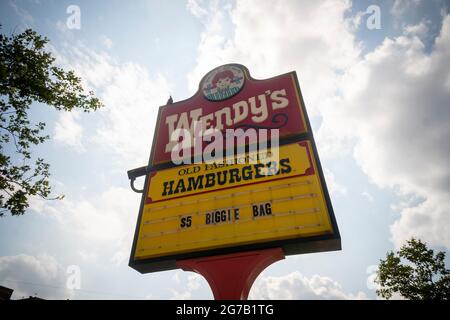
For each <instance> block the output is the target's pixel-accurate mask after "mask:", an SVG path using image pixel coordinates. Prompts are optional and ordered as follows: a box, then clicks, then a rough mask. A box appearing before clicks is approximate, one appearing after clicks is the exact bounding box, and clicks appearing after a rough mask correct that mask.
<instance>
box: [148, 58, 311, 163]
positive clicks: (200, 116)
mask: <svg viewBox="0 0 450 320" xmlns="http://www.w3.org/2000/svg"><path fill="white" fill-rule="evenodd" d="M300 97H301V95H300V90H299V87H298V81H297V75H296V73H295V72H290V73H286V74H283V75H280V76H276V77H274V78H270V79H266V80H255V79H253V78H252V77H251V76H250V73H249V71H248V69H247V68H246V67H244V66H243V65H239V64H227V65H223V66H220V67H218V68H215V69H214V70H212V71H210V72H209V73H208V74H206V76H205V77H204V78H203V79H202V81H201V82H200V86H199V90H198V91H197V93H196V94H195V95H194V96H193V97H191V98H189V99H187V100H183V101H179V102H176V103H173V104H169V105H165V106H162V107H160V110H159V116H158V122H157V128H156V131H155V137H154V144H153V149H152V155H151V161H150V163H151V164H152V165H158V164H161V163H166V162H169V161H170V160H171V152H172V150H173V148H174V146H175V145H176V144H177V143H178V142H179V140H180V139H179V137H178V136H177V135H176V134H175V133H176V132H179V130H184V131H186V130H187V131H188V132H190V134H191V135H192V136H193V135H194V131H195V128H194V124H197V125H200V127H201V130H202V131H203V132H204V131H207V130H208V129H214V130H220V131H221V132H222V133H223V134H224V135H225V132H226V130H227V129H242V130H244V131H245V130H247V129H250V128H253V129H279V137H280V139H281V140H282V139H284V138H287V137H293V136H298V135H302V134H304V133H306V132H307V126H306V122H305V116H304V112H303V106H302V101H301V98H300ZM268 140H270V138H268ZM202 143H204V142H202ZM204 147H205V145H203V146H202V148H199V149H200V150H201V149H203V148H204ZM188 148H190V149H191V150H189V151H190V154H192V155H193V154H194V152H195V151H194V145H190V146H189V147H188ZM199 149H196V150H197V151H198V150H199Z"/></svg>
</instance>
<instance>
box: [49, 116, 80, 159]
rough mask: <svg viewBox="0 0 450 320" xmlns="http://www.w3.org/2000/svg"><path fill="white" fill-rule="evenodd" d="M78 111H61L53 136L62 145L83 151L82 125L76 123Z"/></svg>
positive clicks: (78, 117)
mask: <svg viewBox="0 0 450 320" xmlns="http://www.w3.org/2000/svg"><path fill="white" fill-rule="evenodd" d="M79 119H80V112H78V111H72V112H63V111H62V112H61V113H60V114H59V117H58V120H57V121H56V124H55V129H54V133H53V138H54V139H55V141H56V142H57V143H58V144H60V145H63V146H66V147H69V148H71V149H73V150H75V151H77V152H84V151H85V150H86V149H85V148H84V146H83V143H82V138H83V127H82V126H81V125H80V124H79V123H78V121H77V120H79Z"/></svg>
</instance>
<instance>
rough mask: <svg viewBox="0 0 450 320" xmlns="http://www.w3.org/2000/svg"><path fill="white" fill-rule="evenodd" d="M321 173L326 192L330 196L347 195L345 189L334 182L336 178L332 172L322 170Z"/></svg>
mask: <svg viewBox="0 0 450 320" xmlns="http://www.w3.org/2000/svg"><path fill="white" fill-rule="evenodd" d="M323 173H324V175H325V181H326V182H327V187H328V191H329V192H330V194H331V195H334V196H338V195H345V194H347V188H346V187H345V186H343V185H341V184H339V183H338V182H337V181H336V177H335V176H334V173H333V172H332V171H330V170H329V169H327V168H324V169H323Z"/></svg>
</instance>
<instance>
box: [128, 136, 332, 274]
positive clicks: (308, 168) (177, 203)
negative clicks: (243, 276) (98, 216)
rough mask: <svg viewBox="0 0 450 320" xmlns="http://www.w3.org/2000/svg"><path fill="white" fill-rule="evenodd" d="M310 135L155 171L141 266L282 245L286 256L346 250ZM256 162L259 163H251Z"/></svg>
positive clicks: (139, 238) (141, 230) (136, 252)
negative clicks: (272, 147)
mask: <svg viewBox="0 0 450 320" xmlns="http://www.w3.org/2000/svg"><path fill="white" fill-rule="evenodd" d="M313 148H314V146H313V144H312V142H311V141H309V140H303V141H300V142H294V143H291V144H286V145H283V146H281V147H279V149H278V153H279V154H278V157H277V154H276V153H270V152H267V151H262V152H260V153H259V154H256V153H247V154H245V155H238V156H236V158H235V161H234V162H235V163H233V164H231V163H230V162H226V163H220V164H207V163H201V164H192V165H185V166H181V167H180V166H178V167H172V168H169V169H164V170H158V171H154V172H151V173H150V174H149V177H148V179H147V180H148V181H147V184H146V192H147V193H146V195H145V196H144V197H145V201H144V203H143V207H142V212H141V215H140V218H139V221H138V226H137V230H136V231H137V234H136V236H135V243H134V246H133V252H132V260H133V267H134V268H135V269H137V270H139V271H141V272H151V271H158V270H167V269H173V268H176V266H175V262H176V260H177V259H182V258H189V257H199V256H206V255H211V254H220V253H228V252H236V251H242V250H245V249H258V248H267V247H276V246H278V247H280V246H281V247H283V249H284V251H285V254H293V253H305V252H315V251H328V250H338V249H340V237H339V232H338V231H337V226H336V223H335V221H334V215H333V214H332V209H331V204H330V200H329V197H328V193H327V191H326V186H324V180H323V175H322V173H321V169H320V165H318V163H317V161H316V159H317V157H316V154H317V153H316V151H315V150H314V149H313ZM251 161H253V163H251Z"/></svg>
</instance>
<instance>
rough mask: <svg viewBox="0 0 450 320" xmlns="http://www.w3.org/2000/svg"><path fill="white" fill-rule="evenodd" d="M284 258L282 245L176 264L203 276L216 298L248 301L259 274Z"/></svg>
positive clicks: (181, 261)
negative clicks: (280, 246)
mask: <svg viewBox="0 0 450 320" xmlns="http://www.w3.org/2000/svg"><path fill="white" fill-rule="evenodd" d="M283 259H284V253H283V250H282V249H281V248H274V249H266V250H255V251H247V252H240V253H232V254H224V255H219V256H211V257H204V258H193V259H185V260H178V261H177V267H178V268H181V269H183V270H184V271H193V272H196V273H198V274H200V275H202V276H203V277H204V278H205V279H206V281H208V284H209V286H210V287H211V290H212V292H213V294H214V299H216V300H247V297H248V294H249V292H250V288H251V287H252V284H253V282H254V281H255V280H256V278H257V277H258V275H259V274H260V273H261V272H262V271H263V270H264V269H265V268H267V267H268V266H270V265H271V264H272V263H275V262H277V261H279V260H283Z"/></svg>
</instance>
